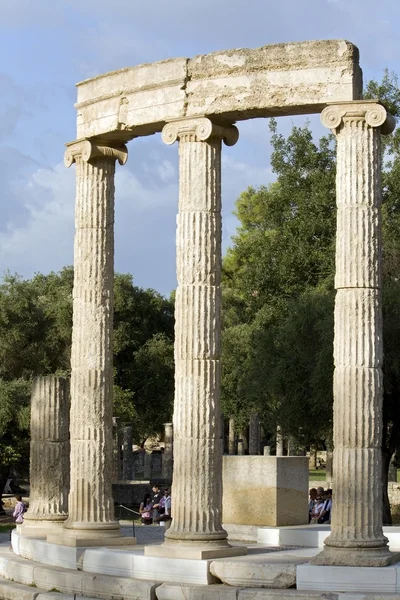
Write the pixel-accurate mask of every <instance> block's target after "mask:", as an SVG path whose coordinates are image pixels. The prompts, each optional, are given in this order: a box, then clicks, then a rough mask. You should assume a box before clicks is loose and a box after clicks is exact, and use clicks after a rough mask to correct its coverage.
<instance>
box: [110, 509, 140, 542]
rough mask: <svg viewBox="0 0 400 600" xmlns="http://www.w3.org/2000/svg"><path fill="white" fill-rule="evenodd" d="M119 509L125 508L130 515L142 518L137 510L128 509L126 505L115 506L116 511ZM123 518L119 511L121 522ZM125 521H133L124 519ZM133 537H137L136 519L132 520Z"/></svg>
mask: <svg viewBox="0 0 400 600" xmlns="http://www.w3.org/2000/svg"><path fill="white" fill-rule="evenodd" d="M117 508H123V509H124V510H127V511H128V512H130V513H132V514H134V515H138V516H139V517H140V513H139V512H137V510H133V509H132V508H128V507H127V506H125V505H124V504H117V505H116V506H115V509H117ZM121 518H122V515H121V511H119V515H118V519H120V520H121ZM123 520H126V521H130V520H131V519H123ZM132 536H133V537H136V536H135V519H134V518H132Z"/></svg>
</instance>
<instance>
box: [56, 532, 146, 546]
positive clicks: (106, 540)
mask: <svg viewBox="0 0 400 600" xmlns="http://www.w3.org/2000/svg"><path fill="white" fill-rule="evenodd" d="M47 542H48V543H49V544H57V545H59V546H70V547H73V548H91V547H96V546H135V545H136V538H134V537H124V536H121V537H106V536H104V537H93V538H89V537H85V538H82V537H81V538H74V537H67V536H65V535H54V533H53V534H50V535H48V536H47Z"/></svg>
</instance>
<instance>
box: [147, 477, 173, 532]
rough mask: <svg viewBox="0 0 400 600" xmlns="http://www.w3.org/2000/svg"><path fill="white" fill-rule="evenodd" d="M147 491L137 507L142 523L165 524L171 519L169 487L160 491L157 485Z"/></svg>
mask: <svg viewBox="0 0 400 600" xmlns="http://www.w3.org/2000/svg"><path fill="white" fill-rule="evenodd" d="M152 492H153V493H152V494H150V492H147V493H146V494H145V496H144V498H143V502H141V504H140V507H139V512H140V515H141V521H142V525H153V524H157V525H166V524H167V523H168V524H169V523H170V521H171V494H170V491H169V488H166V489H165V490H164V491H163V492H161V490H160V488H159V486H158V485H156V484H154V485H153V487H152Z"/></svg>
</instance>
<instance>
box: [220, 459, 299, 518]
mask: <svg viewBox="0 0 400 600" xmlns="http://www.w3.org/2000/svg"><path fill="white" fill-rule="evenodd" d="M308 474H309V472H308V459H307V457H306V456H224V457H223V475H222V476H223V497H222V519H223V522H224V523H227V524H229V523H230V524H236V525H265V526H272V527H278V526H285V525H305V524H308Z"/></svg>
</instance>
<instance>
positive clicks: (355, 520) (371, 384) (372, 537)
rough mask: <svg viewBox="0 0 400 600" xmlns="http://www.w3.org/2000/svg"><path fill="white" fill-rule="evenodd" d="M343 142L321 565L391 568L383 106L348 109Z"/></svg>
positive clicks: (343, 109) (337, 121) (338, 118)
mask: <svg viewBox="0 0 400 600" xmlns="http://www.w3.org/2000/svg"><path fill="white" fill-rule="evenodd" d="M322 121H323V123H324V124H326V125H327V126H329V127H331V128H332V129H334V131H335V133H336V137H337V178H336V193H337V235H336V277H335V287H336V290H337V293H336V302H335V338H334V364H335V371H334V465H333V473H334V502H333V511H332V530H331V535H330V536H329V537H328V538H327V540H326V542H325V544H326V546H325V550H324V552H323V553H322V554H321V555H320V556H319V557H318V560H317V562H320V563H322V564H345V565H352V564H356V565H359V566H369V565H384V564H388V562H389V560H390V554H389V552H388V548H387V539H386V538H385V537H384V535H383V532H382V477H381V437H382V391H383V381H382V358H383V345H382V306H381V304H382V303H381V217H380V206H381V175H380V163H381V150H380V142H381V126H382V125H384V124H385V123H387V114H386V111H385V109H384V108H383V106H381V105H379V104H376V103H346V104H343V105H338V106H332V107H328V108H326V109H325V110H324V111H323V113H322Z"/></svg>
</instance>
